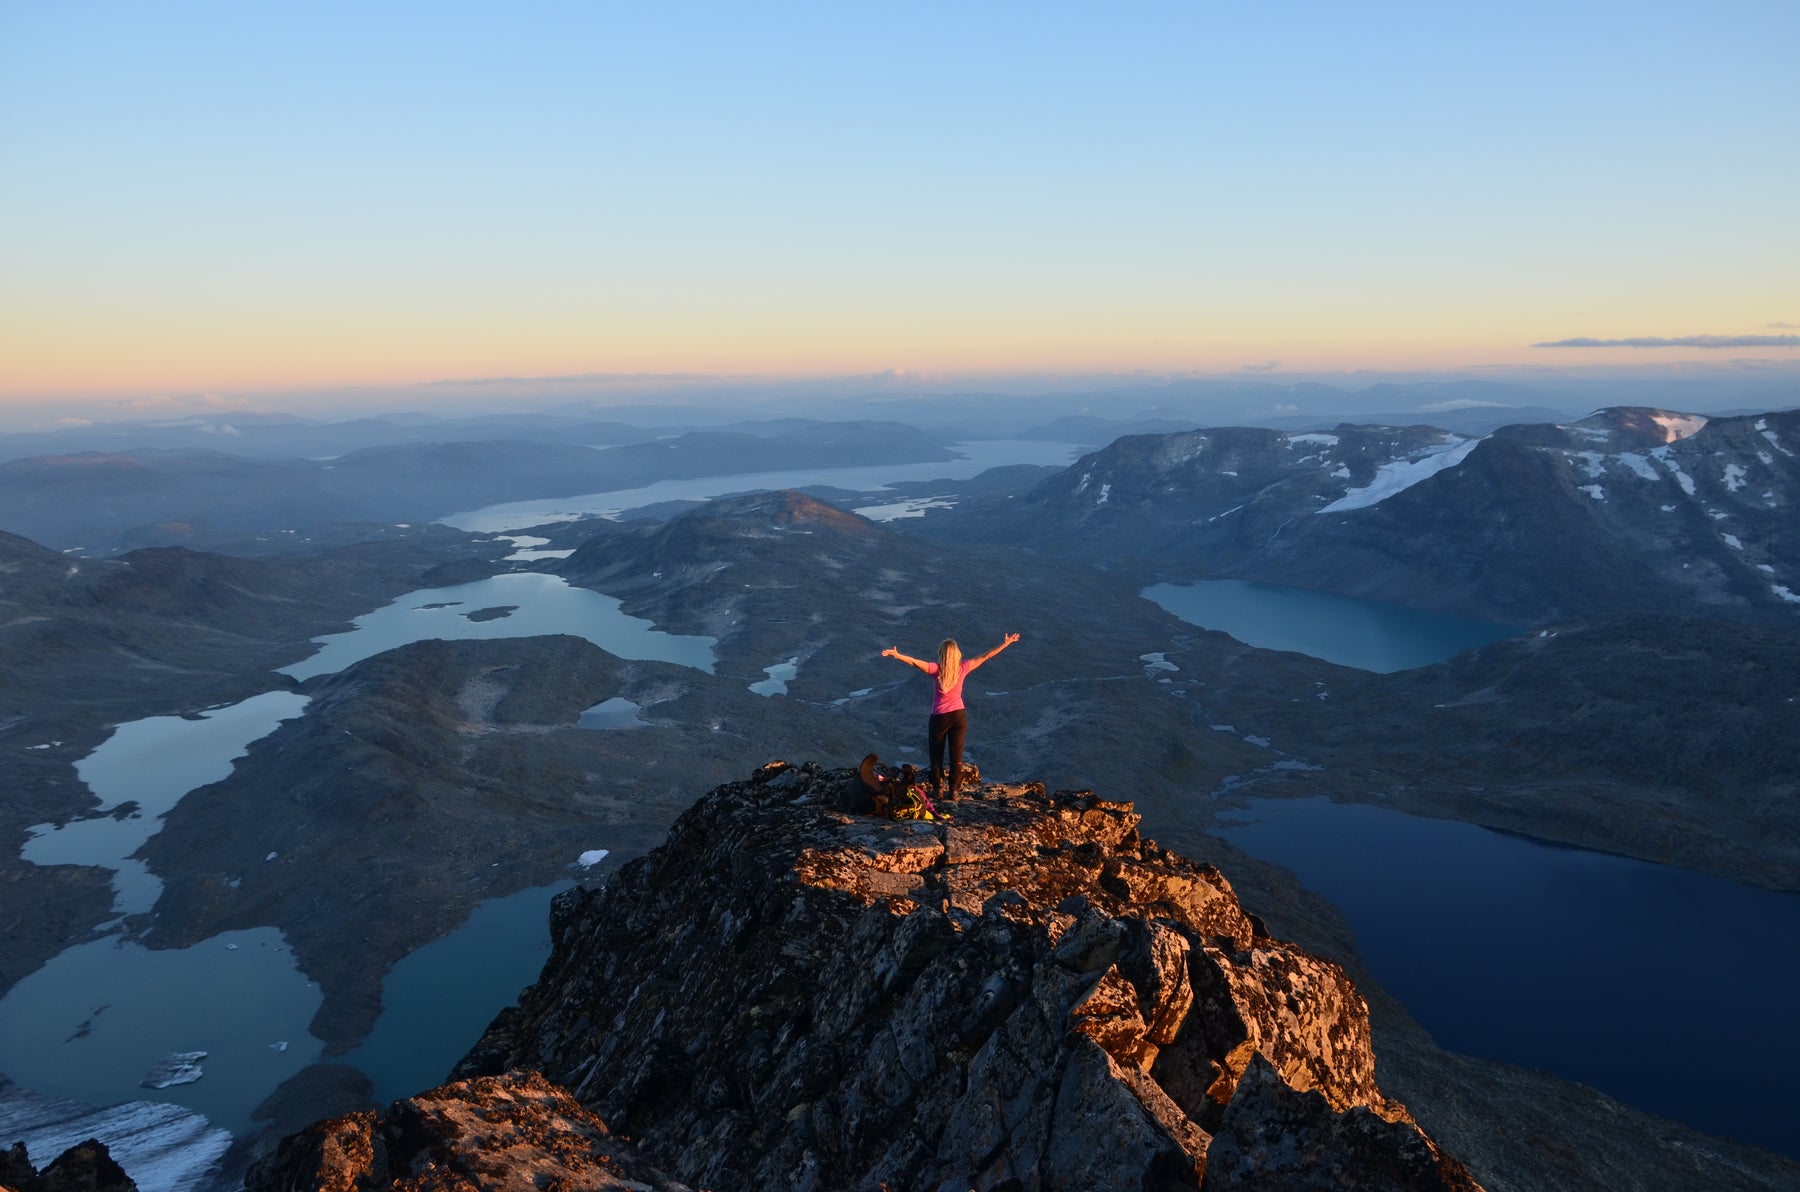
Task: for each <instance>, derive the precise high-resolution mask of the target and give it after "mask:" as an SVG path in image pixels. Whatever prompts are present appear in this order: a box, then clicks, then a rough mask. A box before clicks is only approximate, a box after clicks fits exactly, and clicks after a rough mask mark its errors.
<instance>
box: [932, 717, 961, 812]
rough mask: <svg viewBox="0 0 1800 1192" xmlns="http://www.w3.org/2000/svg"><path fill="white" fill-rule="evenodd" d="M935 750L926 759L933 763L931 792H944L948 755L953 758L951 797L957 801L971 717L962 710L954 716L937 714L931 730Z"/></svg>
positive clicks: (951, 764)
mask: <svg viewBox="0 0 1800 1192" xmlns="http://www.w3.org/2000/svg"><path fill="white" fill-rule="evenodd" d="M926 731H927V734H928V736H929V737H930V741H931V748H930V749H929V750H928V751H927V752H926V756H927V757H929V758H930V759H931V789H932V790H933V791H940V790H943V789H944V773H945V765H944V754H945V753H946V752H947V753H949V755H950V758H949V762H950V764H949V774H950V797H951V798H952V799H954V798H956V788H957V785H958V784H959V783H960V782H961V781H962V753H963V740H964V739H965V738H967V737H968V735H969V714H968V713H967V712H966V711H964V710H963V709H961V708H958V709H957V710H956V711H954V712H933V713H932V714H931V722H930V724H929V725H928V727H927V730H926Z"/></svg>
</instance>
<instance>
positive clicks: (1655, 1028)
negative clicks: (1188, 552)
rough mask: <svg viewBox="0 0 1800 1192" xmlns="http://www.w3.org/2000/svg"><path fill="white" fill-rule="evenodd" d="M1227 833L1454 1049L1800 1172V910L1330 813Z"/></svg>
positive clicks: (1513, 844) (1445, 828)
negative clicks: (1287, 880) (1279, 869)
mask: <svg viewBox="0 0 1800 1192" xmlns="http://www.w3.org/2000/svg"><path fill="white" fill-rule="evenodd" d="M1227 814H1229V815H1232V816H1233V817H1234V818H1241V819H1242V820H1243V822H1238V823H1231V824H1227V825H1226V826H1225V827H1224V828H1223V829H1222V830H1221V832H1220V835H1223V836H1224V837H1225V838H1226V839H1228V840H1229V841H1231V843H1233V844H1235V845H1236V846H1237V847H1239V848H1241V849H1243V850H1244V851H1245V852H1247V853H1249V854H1251V855H1252V856H1255V857H1260V858H1262V859H1264V860H1267V861H1273V862H1276V863H1277V864H1280V865H1283V866H1286V867H1287V868H1288V869H1291V870H1293V871H1294V873H1296V874H1297V875H1299V878H1300V880H1301V881H1302V882H1303V883H1305V885H1306V886H1307V887H1308V888H1310V889H1312V890H1315V891H1317V892H1318V893H1320V894H1322V895H1324V896H1325V897H1326V898H1327V899H1329V900H1330V901H1332V902H1333V903H1335V904H1336V905H1337V906H1338V907H1339V908H1340V909H1342V910H1343V912H1344V914H1345V916H1346V917H1347V918H1348V920H1349V922H1350V925H1351V926H1352V927H1353V928H1354V929H1355V930H1356V936H1357V943H1358V946H1359V947H1360V949H1361V951H1362V954H1363V956H1364V957H1365V958H1366V960H1367V961H1368V965H1369V970H1370V972H1371V973H1373V974H1374V976H1375V978H1376V980H1378V981H1380V982H1381V984H1382V985H1383V986H1385V987H1386V988H1387V989H1388V991H1389V992H1391V993H1393V994H1394V995H1395V996H1396V997H1398V998H1399V999H1400V1000H1401V1001H1402V1002H1404V1003H1405V1005H1406V1008H1407V1009H1408V1010H1409V1011H1410V1012H1411V1013H1412V1015H1413V1016H1414V1017H1415V1018H1416V1019H1418V1021H1419V1022H1420V1023H1421V1024H1422V1025H1424V1027H1425V1028H1426V1029H1427V1030H1429V1031H1430V1032H1431V1033H1432V1035H1433V1036H1434V1037H1435V1038H1436V1039H1437V1041H1438V1042H1439V1043H1440V1044H1442V1045H1443V1046H1444V1047H1446V1048H1449V1049H1450V1050H1452V1051H1460V1052H1464V1053H1466V1054H1469V1055H1476V1056H1482V1057H1486V1058H1489V1059H1497V1060H1504V1061H1506V1062H1508V1063H1512V1064H1519V1065H1522V1066H1524V1067H1528V1068H1539V1069H1542V1070H1544V1071H1547V1072H1553V1073H1555V1074H1556V1075H1558V1076H1561V1077H1563V1078H1564V1079H1566V1080H1574V1081H1578V1082H1580V1083H1582V1084H1586V1085H1590V1086H1592V1087H1594V1088H1597V1089H1599V1090H1601V1091H1602V1092H1604V1093H1606V1094H1607V1095H1609V1096H1612V1097H1615V1098H1617V1099H1618V1100H1620V1101H1623V1102H1625V1103H1626V1104H1628V1105H1632V1106H1635V1107H1637V1108H1639V1109H1644V1110H1648V1111H1649V1112H1651V1113H1656V1114H1661V1115H1663V1116H1665V1117H1672V1118H1674V1119H1676V1120H1677V1121H1681V1122H1685V1123H1686V1124H1688V1125H1690V1126H1693V1127H1694V1128H1696V1129H1699V1130H1705V1131H1708V1132H1710V1133H1714V1134H1721V1135H1725V1136H1727V1137H1733V1138H1741V1139H1744V1140H1746V1141H1749V1142H1754V1143H1757V1144H1759V1145H1761V1146H1765V1147H1770V1148H1773V1149H1776V1150H1780V1151H1784V1152H1785V1153H1787V1154H1790V1155H1795V1156H1797V1157H1800V1134H1796V1133H1795V1131H1794V1121H1795V1118H1796V1115H1800V1091H1796V1089H1795V1086H1794V1082H1793V1080H1792V1077H1791V1074H1792V1073H1793V1072H1794V1071H1796V1070H1797V1069H1800V1030H1797V1029H1795V1025H1794V1006H1795V1000H1794V991H1795V990H1796V989H1800V949H1796V948H1795V947H1794V941H1795V940H1796V939H1800V895H1797V894H1786V893H1778V892H1775V891H1770V890H1763V889H1760V888H1757V887H1754V886H1746V885H1741V884H1739V883H1737V882H1731V881H1727V880H1725V879H1724V878H1718V877H1712V876H1710V875H1708V874H1702V873H1695V872H1692V871H1689V870H1684V869H1674V868H1670V867H1667V866H1661V865H1651V864H1648V863H1646V862H1643V861H1637V860H1633V859H1631V858H1628V857H1619V856H1614V855H1611V854H1608V853H1597V852H1590V851H1587V850H1585V849H1574V848H1565V847H1560V846H1556V845H1551V844H1545V843H1542V842H1539V841H1535V840H1530V839H1527V838H1525V837H1522V836H1515V835H1511V834H1506V833H1500V832H1493V831H1489V830H1488V829H1485V828H1480V827H1476V826H1474V825H1471V824H1464V823H1458V822H1454V821H1450V820H1437V819H1428V818H1424V817H1420V816H1412V815H1404V814H1402V813H1400V812H1396V811H1390V810H1387V809H1385V808H1381V807H1371V806H1367V805H1364V804H1340V803H1333V802H1331V801H1329V800H1327V799H1323V798H1317V799H1300V800H1277V799H1253V800H1251V801H1250V806H1249V809H1248V811H1246V812H1243V813H1227Z"/></svg>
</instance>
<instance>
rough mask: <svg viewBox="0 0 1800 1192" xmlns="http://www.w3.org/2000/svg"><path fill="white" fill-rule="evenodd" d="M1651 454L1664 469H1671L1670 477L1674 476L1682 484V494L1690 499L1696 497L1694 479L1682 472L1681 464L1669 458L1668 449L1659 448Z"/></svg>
mask: <svg viewBox="0 0 1800 1192" xmlns="http://www.w3.org/2000/svg"><path fill="white" fill-rule="evenodd" d="M1650 454H1651V456H1652V457H1654V458H1655V459H1656V460H1657V461H1658V462H1659V463H1661V464H1662V466H1663V467H1665V468H1667V469H1669V473H1670V475H1672V476H1674V477H1675V479H1676V480H1677V481H1679V482H1680V483H1681V491H1682V492H1684V493H1686V494H1687V495H1688V496H1690V497H1691V496H1693V495H1694V478H1693V477H1692V476H1689V475H1688V474H1687V473H1686V472H1684V471H1682V470H1681V465H1680V464H1678V463H1676V462H1675V461H1674V460H1672V459H1670V458H1669V449H1668V448H1667V447H1658V448H1657V449H1656V450H1655V451H1652V452H1651V453H1650Z"/></svg>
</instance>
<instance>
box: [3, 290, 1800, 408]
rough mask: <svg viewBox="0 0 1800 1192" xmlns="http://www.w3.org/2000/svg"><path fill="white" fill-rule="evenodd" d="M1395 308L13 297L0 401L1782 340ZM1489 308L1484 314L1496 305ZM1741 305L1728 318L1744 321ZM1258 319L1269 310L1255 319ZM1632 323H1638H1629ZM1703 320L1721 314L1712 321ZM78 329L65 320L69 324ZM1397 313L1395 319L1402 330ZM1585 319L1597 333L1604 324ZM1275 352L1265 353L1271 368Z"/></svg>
mask: <svg viewBox="0 0 1800 1192" xmlns="http://www.w3.org/2000/svg"><path fill="white" fill-rule="evenodd" d="M1421 321H1422V320H1419V319H1414V318H1394V319H1392V320H1389V321H1388V326H1386V327H1384V326H1383V325H1382V320H1379V319H1375V318H1369V317H1367V316H1365V317H1363V318H1360V319H1354V320H1352V319H1348V318H1346V319H1341V320H1339V321H1337V322H1336V323H1335V325H1333V326H1331V327H1330V330H1329V332H1328V333H1317V332H1315V333H1312V334H1308V335H1305V336H1302V335H1299V334H1289V335H1277V334H1271V333H1269V332H1268V331H1267V330H1265V329H1262V328H1256V327H1253V326H1252V325H1250V320H1249V319H1247V318H1246V317H1244V316H1243V315H1238V316H1236V317H1235V318H1234V317H1231V316H1229V315H1217V316H1213V317H1206V316H1201V315H1196V316H1195V317H1192V318H1188V319H1178V318H1172V317H1169V316H1168V315H1162V316H1161V317H1156V316H1151V315H1147V314H1142V313H1140V314H1139V315H1138V316H1137V317H1136V318H1124V317H1111V318H1106V317H1093V316H1089V317H1083V316H1080V315H1076V314H1070V313H1059V314H1058V315H1054V316H1039V317H1036V318H1027V317H1024V316H1022V315H1020V316H1015V317H1010V318H1009V317H1004V316H1001V315H996V314H990V315H988V316H987V317H985V318H979V319H978V318H976V317H974V316H973V314H972V313H969V314H964V313H963V312H933V313H932V314H931V315H929V316H922V317H913V318H910V319H908V318H902V317H900V316H899V315H898V313H896V314H894V315H893V316H892V317H890V318H886V319H868V320H859V319H858V318H857V317H856V316H855V315H854V314H852V313H848V312H843V311H838V312H818V313H816V314H810V315H784V314H783V313H782V312H760V313H759V314H758V315H755V316H746V317H741V318H732V317H727V316H725V315H723V314H715V316H714V317H711V318H693V319H688V320H683V321H677V320H672V319H668V318H666V317H664V318H662V319H657V318H654V317H652V316H650V315H645V314H641V315H639V316H637V317H636V318H629V317H618V316H616V315H615V316H611V317H598V316H596V317H592V318H588V319H582V318H574V317H569V316H566V315H565V316H563V317H561V318H554V317H551V316H548V315H544V316H542V317H539V318H537V319H531V320H517V319H515V320H510V321H498V320H495V321H486V322H484V321H480V320H469V319H467V318H466V317H465V318H461V319H442V320H439V319H438V318H437V317H436V316H435V314H434V315H432V316H426V315H418V316H411V317H408V316H393V315H389V316H386V317H383V318H381V319H380V320H375V319H372V318H365V319H355V318H350V319H345V318H337V317H330V316H326V315H321V314H318V313H311V312H309V313H308V314H307V315H296V316H286V315H283V316H281V317H271V316H270V315H268V314H266V313H261V312H256V311H239V312H207V313H206V314H204V315H185V314H181V313H177V312H161V313H159V314H153V315H146V316H139V317H135V318H131V319H122V318H119V319H114V320H108V321H105V322H102V321H100V320H94V321H92V322H90V323H86V324H82V323H77V322H75V321H72V320H69V321H65V320H59V319H57V318H54V317H52V316H51V315H50V314H48V313H47V312H23V313H19V312H15V314H14V316H13V317H11V318H9V319H7V320H6V327H5V328H4V329H3V330H0V359H4V360H5V362H6V363H5V367H4V370H3V371H0V401H21V400H39V401H43V400H51V401H54V400H56V399H59V398H101V397H130V396H149V395H155V394H162V393H173V392H181V393H229V394H237V395H250V394H256V393H267V392H283V391H293V390H314V389H355V388H359V387H378V386H385V387H392V386H407V385H421V384H428V383H431V382H441V381H458V380H477V379H491V378H520V379H531V378H541V377H566V376H578V375H587V374H611V375H629V374H644V375H671V374H678V375H688V376H720V377H767V378H817V377H832V376H859V375H872V374H876V373H886V372H890V371H898V372H904V373H912V374H925V375H932V374H940V375H942V374H947V375H955V376H966V377H978V376H982V375H990V376H1004V375H1017V374H1022V373H1024V374H1076V373H1080V374H1087V373H1134V372H1142V373H1147V374H1206V375H1219V374H1229V373H1235V372H1238V371H1240V370H1244V371H1252V372H1258V373H1272V374H1279V373H1297V372H1306V373H1321V372H1339V371H1346V372H1349V371H1362V370H1368V371H1393V372H1407V371H1428V370H1455V369H1482V368H1509V367H1511V368H1520V367H1526V368H1567V367H1586V366H1592V365H1620V364H1631V365H1648V364H1677V363H1688V362H1702V363H1715V364H1717V363H1725V362H1727V361H1728V360H1731V359H1735V358H1743V357H1751V358H1774V359H1777V360H1785V359H1788V358H1790V357H1792V358H1794V359H1796V360H1800V352H1794V351H1793V350H1791V349H1788V350H1781V349H1774V350H1763V351H1755V350H1746V351H1716V350H1710V351H1709V350H1705V349H1695V348H1670V349H1651V350H1621V349H1553V350H1551V349H1541V348H1532V347H1530V346H1529V344H1530V343H1531V342H1533V341H1534V340H1535V339H1538V338H1543V337H1547V336H1551V335H1558V334H1577V333H1581V334H1594V333H1593V332H1590V331H1586V330H1579V331H1576V332H1571V331H1569V330H1568V328H1567V327H1566V326H1558V327H1555V328H1554V329H1548V330H1546V329H1538V328H1526V327H1514V326H1500V327H1498V328H1497V329H1495V330H1497V331H1498V334H1496V333H1495V330H1490V331H1489V332H1488V333H1487V334H1485V335H1482V336H1479V337H1477V336H1474V335H1469V334H1461V335H1458V334H1456V333H1455V330H1454V329H1452V328H1449V327H1433V328H1431V330H1433V331H1436V332H1438V335H1437V336H1435V337H1432V338H1430V339H1427V338H1425V337H1423V336H1422V335H1421V334H1420V332H1421V330H1422V328H1421ZM1495 322H1496V323H1498V322H1499V320H1495ZM1742 325H1743V324H1742V323H1741V322H1740V323H1738V324H1737V326H1742ZM1265 326H1266V324H1265ZM1634 326H1641V324H1634ZM1710 327H1711V329H1719V328H1723V329H1725V330H1731V329H1732V324H1729V323H1722V322H1717V323H1713V324H1711V325H1710ZM78 328H79V329H78ZM1401 328H1403V329H1404V330H1400V329H1401ZM1598 334H1601V335H1604V334H1606V333H1605V332H1604V331H1602V332H1599V333H1598ZM1271 365H1272V367H1271Z"/></svg>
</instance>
